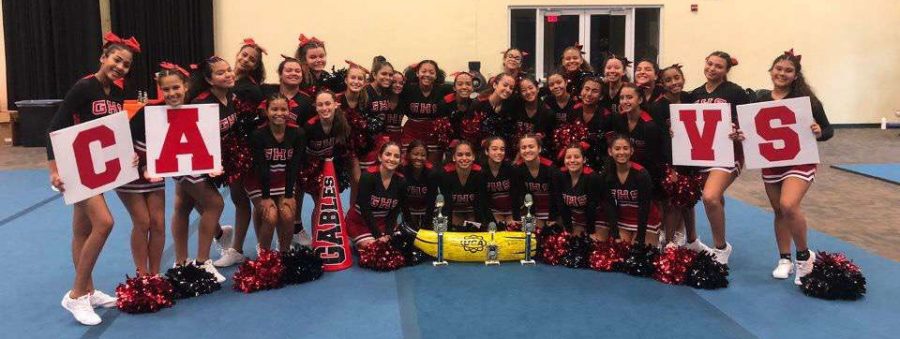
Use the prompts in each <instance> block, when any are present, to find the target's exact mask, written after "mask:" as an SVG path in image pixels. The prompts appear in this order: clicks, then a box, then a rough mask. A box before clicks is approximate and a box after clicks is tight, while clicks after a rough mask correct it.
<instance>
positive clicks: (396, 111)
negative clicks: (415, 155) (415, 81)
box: [384, 70, 406, 141]
mask: <svg viewBox="0 0 900 339" xmlns="http://www.w3.org/2000/svg"><path fill="white" fill-rule="evenodd" d="M404 86H406V78H405V77H404V76H403V73H402V72H400V71H397V70H394V73H393V75H391V87H390V88H391V91H390V94H389V95H388V105H389V107H390V108H391V110H390V111H388V113H387V114H386V118H385V121H384V128H385V130H386V132H385V133H387V134H388V137H390V139H391V141H398V140H400V137H401V134H402V130H403V112H402V111H401V110H400V94H402V93H403V87H404ZM388 125H391V126H392V127H390V132H387V130H388Z"/></svg>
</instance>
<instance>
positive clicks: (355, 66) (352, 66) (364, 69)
mask: <svg viewBox="0 0 900 339" xmlns="http://www.w3.org/2000/svg"><path fill="white" fill-rule="evenodd" d="M344 62H346V63H347V64H348V65H350V68H359V69H360V70H362V71H363V73H366V74H369V73H370V72H369V70H368V69H367V68H365V67H362V66H360V65H359V64H358V63H355V62H353V61H350V60H344Z"/></svg>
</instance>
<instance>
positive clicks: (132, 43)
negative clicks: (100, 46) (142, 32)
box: [103, 32, 141, 53]
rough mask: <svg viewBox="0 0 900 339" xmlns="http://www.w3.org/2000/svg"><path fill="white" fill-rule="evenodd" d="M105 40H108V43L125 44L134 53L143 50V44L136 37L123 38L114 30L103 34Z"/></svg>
mask: <svg viewBox="0 0 900 339" xmlns="http://www.w3.org/2000/svg"><path fill="white" fill-rule="evenodd" d="M103 40H104V41H106V43H107V44H119V45H124V46H125V47H128V49H130V50H131V51H132V52H134V53H140V52H141V44H140V43H139V42H138V41H137V39H135V38H134V37H130V38H128V39H122V38H120V37H119V36H118V35H116V34H115V33H113V32H106V34H104V35H103Z"/></svg>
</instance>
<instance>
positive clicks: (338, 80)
mask: <svg viewBox="0 0 900 339" xmlns="http://www.w3.org/2000/svg"><path fill="white" fill-rule="evenodd" d="M346 76H347V68H346V67H345V68H341V69H339V70H335V69H334V66H331V73H328V72H324V71H323V72H322V74H321V75H319V84H321V85H322V86H324V87H325V88H328V89H329V90H331V91H332V92H334V93H341V92H343V91H345V90H347V83H345V82H344V78H345V77H346Z"/></svg>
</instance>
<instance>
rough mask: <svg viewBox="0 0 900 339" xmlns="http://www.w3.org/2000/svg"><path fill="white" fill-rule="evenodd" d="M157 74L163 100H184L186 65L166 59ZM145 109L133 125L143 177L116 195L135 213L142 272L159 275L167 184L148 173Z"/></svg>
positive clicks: (134, 241) (134, 240)
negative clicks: (175, 63)
mask: <svg viewBox="0 0 900 339" xmlns="http://www.w3.org/2000/svg"><path fill="white" fill-rule="evenodd" d="M160 66H161V67H162V70H161V71H160V72H158V73H156V82H157V89H158V91H159V94H161V95H160V96H159V98H160V99H163V101H162V102H160V103H165V104H168V105H170V106H177V105H180V104H181V103H183V102H184V95H185V93H186V91H187V85H186V83H187V79H188V77H189V76H190V75H189V74H188V72H187V71H186V70H184V69H183V68H181V67H179V66H177V65H174V64H171V63H168V62H163V63H161V64H160ZM144 121H145V115H144V109H143V108H141V109H140V110H138V111H137V113H135V115H134V116H133V117H132V118H131V121H130V122H129V124H130V125H131V126H130V127H131V138H132V139H133V140H134V149H135V152H137V154H138V155H139V156H140V157H141V164H140V170H139V173H141V177H140V178H138V179H137V180H135V181H132V182H130V183H128V184H125V185H122V186H119V187H118V188H116V194H118V195H119V199H121V200H122V203H123V204H124V205H125V208H126V209H127V210H128V214H129V215H131V222H132V225H133V227H132V229H131V256H132V257H133V259H134V265H135V267H136V268H137V272H138V274H150V275H155V274H159V268H160V261H161V260H162V252H163V248H164V247H165V242H166V222H165V218H166V213H165V211H166V209H165V207H166V203H165V202H166V183H165V182H164V181H163V179H162V178H151V177H149V175H148V173H147V145H146V136H145V131H144Z"/></svg>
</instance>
